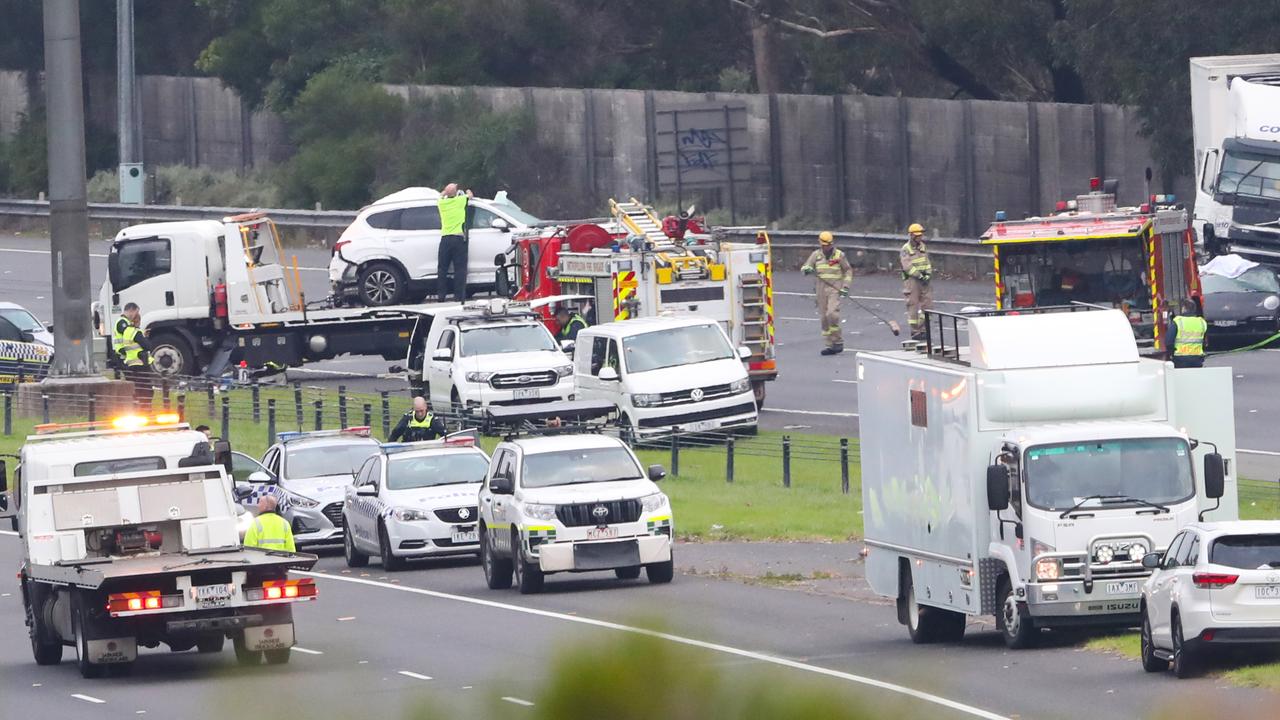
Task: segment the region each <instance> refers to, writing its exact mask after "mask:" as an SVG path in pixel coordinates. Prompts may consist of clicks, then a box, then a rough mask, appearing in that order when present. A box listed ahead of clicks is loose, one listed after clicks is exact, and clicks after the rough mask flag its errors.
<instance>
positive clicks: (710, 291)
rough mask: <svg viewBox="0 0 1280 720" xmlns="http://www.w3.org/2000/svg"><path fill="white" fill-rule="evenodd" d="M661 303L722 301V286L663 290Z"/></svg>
mask: <svg viewBox="0 0 1280 720" xmlns="http://www.w3.org/2000/svg"><path fill="white" fill-rule="evenodd" d="M661 297H662V303H663V304H664V305H665V304H667V303H690V302H706V301H708V300H723V299H724V286H723V285H709V286H706V287H692V288H674V289H671V290H663V291H662V292H661Z"/></svg>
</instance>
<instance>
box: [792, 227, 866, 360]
mask: <svg viewBox="0 0 1280 720" xmlns="http://www.w3.org/2000/svg"><path fill="white" fill-rule="evenodd" d="M800 271H801V272H803V273H804V274H805V275H816V276H817V287H816V296H817V298H816V299H817V301H818V316H819V317H820V318H822V339H823V340H824V341H825V342H826V345H827V346H826V347H824V348H823V349H822V354H823V355H837V354H839V353H842V352H844V336H843V335H842V334H841V333H840V298H841V297H842V296H843V297H847V296H848V295H849V286H850V285H851V284H853V267H851V266H850V265H849V260H848V259H846V258H845V256H844V253H843V252H841V251H840V249H839V248H837V247H836V240H835V237H834V236H833V235H832V234H831V233H830V232H828V231H826V230H823V231H822V232H821V233H820V234H819V235H818V249H817V250H814V251H813V254H811V255H810V256H809V259H808V260H805V261H804V265H802V266H801V267H800Z"/></svg>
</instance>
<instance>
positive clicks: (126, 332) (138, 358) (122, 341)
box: [111, 317, 143, 365]
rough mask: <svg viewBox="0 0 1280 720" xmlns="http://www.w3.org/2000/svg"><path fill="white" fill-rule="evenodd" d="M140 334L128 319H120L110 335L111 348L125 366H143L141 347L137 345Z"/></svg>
mask: <svg viewBox="0 0 1280 720" xmlns="http://www.w3.org/2000/svg"><path fill="white" fill-rule="evenodd" d="M122 326H123V327H122ZM141 332H142V331H141V330H139V329H138V328H136V327H134V325H133V323H131V322H129V319H128V318H123V317H122V318H120V319H119V320H117V321H116V326H115V332H113V333H112V334H111V346H112V347H113V348H115V351H116V354H117V355H119V356H120V359H121V360H122V361H124V364H125V365H142V364H143V363H142V346H141V345H139V344H138V334H139V333H141Z"/></svg>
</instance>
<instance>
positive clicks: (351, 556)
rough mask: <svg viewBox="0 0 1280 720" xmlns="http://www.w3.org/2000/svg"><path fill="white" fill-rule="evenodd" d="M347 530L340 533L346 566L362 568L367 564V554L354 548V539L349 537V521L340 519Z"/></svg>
mask: <svg viewBox="0 0 1280 720" xmlns="http://www.w3.org/2000/svg"><path fill="white" fill-rule="evenodd" d="M342 523H343V525H345V526H346V529H347V531H346V532H344V533H343V534H342V538H343V539H342V555H343V557H345V558H346V560H347V567H351V568H362V567H364V566H366V565H368V564H369V556H368V555H365V554H364V553H362V552H360V551H359V550H357V549H356V541H355V539H354V538H352V537H351V522H350V521H349V520H347V519H346V518H343V520H342Z"/></svg>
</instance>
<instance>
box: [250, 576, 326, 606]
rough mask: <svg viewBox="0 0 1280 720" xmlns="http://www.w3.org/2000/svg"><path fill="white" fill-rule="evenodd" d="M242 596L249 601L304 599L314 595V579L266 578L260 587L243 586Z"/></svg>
mask: <svg viewBox="0 0 1280 720" xmlns="http://www.w3.org/2000/svg"><path fill="white" fill-rule="evenodd" d="M244 596H245V599H246V600H248V601H249V602H262V601H266V602H273V601H290V600H304V599H306V598H313V597H315V596H316V581H315V580H312V579H311V578H303V579H301V580H266V581H264V582H263V583H262V586H261V587H249V588H245V591H244Z"/></svg>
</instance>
